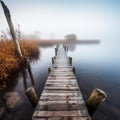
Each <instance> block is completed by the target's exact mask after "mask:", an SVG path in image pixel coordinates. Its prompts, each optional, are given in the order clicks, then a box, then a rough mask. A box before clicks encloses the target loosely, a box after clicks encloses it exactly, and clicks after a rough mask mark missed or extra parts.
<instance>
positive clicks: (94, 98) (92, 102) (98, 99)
mask: <svg viewBox="0 0 120 120" xmlns="http://www.w3.org/2000/svg"><path fill="white" fill-rule="evenodd" d="M106 97H107V95H106V93H105V92H104V91H103V90H101V89H94V90H93V91H92V93H91V95H90V96H89V98H88V100H87V102H86V103H87V107H88V111H89V113H90V115H92V114H93V113H94V112H95V110H96V109H97V108H98V107H99V106H100V104H101V103H103V102H104V101H105V99H106Z"/></svg>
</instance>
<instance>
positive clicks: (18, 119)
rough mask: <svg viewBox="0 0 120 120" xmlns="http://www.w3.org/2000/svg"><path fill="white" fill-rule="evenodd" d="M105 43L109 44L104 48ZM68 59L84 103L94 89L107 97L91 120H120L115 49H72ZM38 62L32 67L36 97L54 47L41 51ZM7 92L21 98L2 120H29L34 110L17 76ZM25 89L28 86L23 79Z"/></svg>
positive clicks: (119, 62)
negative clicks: (97, 89) (20, 101)
mask: <svg viewBox="0 0 120 120" xmlns="http://www.w3.org/2000/svg"><path fill="white" fill-rule="evenodd" d="M108 43H109V44H108ZM69 48H70V51H69V52H68V55H69V56H71V57H72V58H73V66H74V67H75V68H76V76H77V80H78V83H79V86H80V88H81V90H82V93H83V96H84V98H85V100H86V99H87V98H88V96H89V95H90V93H91V91H92V90H93V89H94V88H100V89H102V90H104V91H105V92H106V93H107V96H108V97H107V100H106V101H105V102H104V103H103V104H102V105H101V106H100V107H99V109H98V110H97V111H96V112H95V113H94V115H93V120H119V118H120V94H119V91H120V74H119V71H120V57H119V54H118V53H119V52H118V51H119V45H118V44H117V43H115V42H114V44H113V43H112V42H111V43H110V42H104V43H102V42H101V44H94V45H72V46H70V47H69ZM40 50H41V55H40V59H39V60H38V61H37V62H35V63H32V72H33V76H34V80H35V85H34V88H35V90H36V92H37V94H38V95H39V96H40V94H41V92H42V89H43V87H44V84H45V81H46V79H47V76H48V67H50V66H51V57H53V56H54V47H46V48H41V49H40ZM16 81H17V82H16V84H15V85H14V87H13V88H12V89H10V91H17V92H18V93H19V94H20V96H21V97H22V101H23V103H22V105H21V106H20V107H19V108H17V109H16V110H13V111H11V112H9V111H7V110H6V113H5V115H4V117H3V120H31V118H32V113H33V111H34V107H33V106H32V105H31V103H30V102H29V100H28V98H27V96H26V95H25V92H24V84H23V78H22V75H21V73H20V74H19V76H18V78H17V79H16ZM27 83H28V86H29V87H30V86H32V84H31V81H30V79H29V76H28V79H27Z"/></svg>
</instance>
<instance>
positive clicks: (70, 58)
mask: <svg viewBox="0 0 120 120" xmlns="http://www.w3.org/2000/svg"><path fill="white" fill-rule="evenodd" d="M69 61H70V64H71V65H72V57H70V56H69Z"/></svg>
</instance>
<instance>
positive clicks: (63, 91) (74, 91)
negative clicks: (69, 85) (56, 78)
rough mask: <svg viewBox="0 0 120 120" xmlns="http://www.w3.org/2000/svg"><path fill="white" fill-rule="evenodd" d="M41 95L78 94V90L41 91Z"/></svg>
mask: <svg viewBox="0 0 120 120" xmlns="http://www.w3.org/2000/svg"><path fill="white" fill-rule="evenodd" d="M43 93H79V94H80V92H79V90H71V91H69V90H43Z"/></svg>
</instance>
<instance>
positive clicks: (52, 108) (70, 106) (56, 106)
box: [36, 103, 85, 111]
mask: <svg viewBox="0 0 120 120" xmlns="http://www.w3.org/2000/svg"><path fill="white" fill-rule="evenodd" d="M79 109H81V110H85V104H79V103H76V104H63V103H62V104H55V103H54V104H48V105H41V104H40V105H39V106H38V107H36V110H37V111H38V110H39V111H41V110H45V111H46V110H48V111H65V110H66V111H71V110H79Z"/></svg>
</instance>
